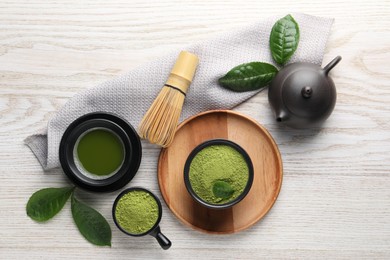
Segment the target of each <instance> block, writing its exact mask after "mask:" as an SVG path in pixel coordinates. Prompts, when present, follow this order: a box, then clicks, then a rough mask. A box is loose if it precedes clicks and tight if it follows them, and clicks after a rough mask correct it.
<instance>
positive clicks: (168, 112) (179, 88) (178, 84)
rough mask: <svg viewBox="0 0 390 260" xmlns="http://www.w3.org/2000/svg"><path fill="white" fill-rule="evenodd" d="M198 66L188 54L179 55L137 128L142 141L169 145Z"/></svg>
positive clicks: (194, 58)
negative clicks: (146, 140)
mask: <svg viewBox="0 0 390 260" xmlns="http://www.w3.org/2000/svg"><path fill="white" fill-rule="evenodd" d="M197 66H198V57H196V56H195V55H194V54H192V53H190V52H187V51H182V52H180V54H179V57H178V59H177V60H176V63H175V65H174V66H173V68H172V70H171V73H170V75H169V77H168V80H167V81H166V83H165V85H164V86H163V88H162V89H161V91H160V93H159V94H158V96H157V98H156V99H155V100H154V102H153V103H152V105H151V106H150V108H149V110H148V111H147V112H146V114H145V115H144V117H143V119H142V121H141V124H140V125H139V133H140V136H141V138H144V139H148V140H149V142H151V143H153V144H158V145H160V146H162V147H168V146H169V145H170V144H171V143H172V141H173V138H174V136H175V132H176V127H177V124H178V122H179V118H180V113H181V110H182V107H183V103H184V98H185V96H186V93H187V90H188V87H189V86H190V84H191V81H192V78H193V77H194V74H195V70H196V67H197Z"/></svg>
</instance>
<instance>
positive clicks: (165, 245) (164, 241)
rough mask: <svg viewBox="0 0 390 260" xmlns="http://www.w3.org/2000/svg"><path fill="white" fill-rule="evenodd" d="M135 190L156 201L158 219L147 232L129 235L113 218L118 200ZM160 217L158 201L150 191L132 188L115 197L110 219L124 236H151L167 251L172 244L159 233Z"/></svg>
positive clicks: (160, 208)
mask: <svg viewBox="0 0 390 260" xmlns="http://www.w3.org/2000/svg"><path fill="white" fill-rule="evenodd" d="M135 190H138V191H144V192H147V193H149V194H150V195H151V196H152V197H153V198H154V199H155V200H156V202H157V206H158V219H157V221H156V223H155V224H154V226H153V227H152V228H151V229H149V230H148V231H146V232H144V233H140V234H132V233H129V232H128V231H126V230H124V229H123V228H122V227H121V226H120V225H119V223H118V222H117V220H116V216H115V209H116V205H117V204H118V201H119V200H120V198H122V196H124V195H126V194H127V193H129V192H131V191H135ZM161 217H162V207H161V202H160V200H159V199H158V198H157V196H156V195H154V194H153V193H152V192H151V191H149V190H147V189H145V188H141V187H132V188H128V189H125V190H124V191H122V192H121V193H120V194H119V195H118V196H117V197H116V199H115V201H114V204H113V206H112V218H113V219H114V223H115V225H116V226H117V227H118V228H119V230H120V231H122V232H123V233H125V234H126V235H129V236H134V237H140V236H145V235H151V236H152V237H154V238H155V239H156V240H157V242H158V243H159V244H160V246H161V248H162V249H164V250H167V249H169V248H170V247H171V245H172V243H171V241H170V240H169V239H168V238H167V237H166V236H165V235H164V234H163V233H161V229H160V226H159V224H160V221H161Z"/></svg>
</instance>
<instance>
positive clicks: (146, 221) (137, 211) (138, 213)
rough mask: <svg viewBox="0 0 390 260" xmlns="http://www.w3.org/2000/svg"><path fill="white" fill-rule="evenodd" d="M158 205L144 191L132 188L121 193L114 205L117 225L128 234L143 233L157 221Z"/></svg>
mask: <svg viewBox="0 0 390 260" xmlns="http://www.w3.org/2000/svg"><path fill="white" fill-rule="evenodd" d="M159 213H160V212H159V207H158V204H157V202H156V200H155V198H154V197H153V196H152V195H150V194H149V193H148V192H146V191H142V190H133V191H130V192H128V193H126V194H125V195H123V196H122V197H121V198H120V199H119V200H118V202H117V204H116V207H115V219H116V222H117V223H118V225H119V226H120V227H121V228H122V229H123V230H125V231H126V232H128V233H130V234H134V235H136V234H143V233H145V232H147V231H149V230H150V229H151V228H152V227H153V226H154V225H155V224H156V222H157V221H158V217H159Z"/></svg>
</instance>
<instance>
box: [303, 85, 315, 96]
mask: <svg viewBox="0 0 390 260" xmlns="http://www.w3.org/2000/svg"><path fill="white" fill-rule="evenodd" d="M301 94H302V97H304V98H310V97H311V95H312V94H313V89H312V88H311V87H310V86H305V87H303V88H302V90H301Z"/></svg>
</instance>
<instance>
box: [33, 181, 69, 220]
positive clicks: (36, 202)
mask: <svg viewBox="0 0 390 260" xmlns="http://www.w3.org/2000/svg"><path fill="white" fill-rule="evenodd" d="M73 190H74V187H66V188H47V189H42V190H39V191H37V192H35V193H34V194H33V195H32V196H31V197H30V199H29V200H28V202H27V206H26V211H27V215H28V216H29V217H30V218H32V219H33V220H35V221H38V222H44V221H47V220H49V219H51V218H52V217H54V216H55V215H56V214H57V213H58V212H60V211H61V209H62V208H63V207H64V205H65V203H66V201H67V200H68V199H69V196H70V194H72V192H73Z"/></svg>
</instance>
